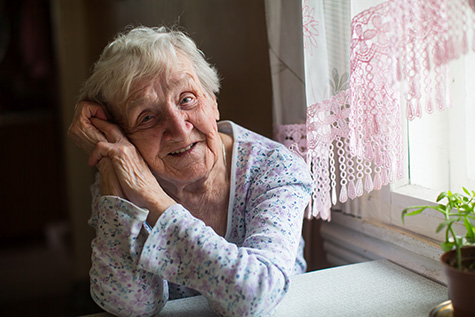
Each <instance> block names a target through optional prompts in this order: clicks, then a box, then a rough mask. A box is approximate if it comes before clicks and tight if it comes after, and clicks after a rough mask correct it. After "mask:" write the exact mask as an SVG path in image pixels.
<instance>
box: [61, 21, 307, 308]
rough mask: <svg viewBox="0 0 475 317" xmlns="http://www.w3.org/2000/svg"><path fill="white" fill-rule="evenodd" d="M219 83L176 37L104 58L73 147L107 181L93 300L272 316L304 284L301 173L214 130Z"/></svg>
mask: <svg viewBox="0 0 475 317" xmlns="http://www.w3.org/2000/svg"><path fill="white" fill-rule="evenodd" d="M218 90H219V80H218V75H217V73H216V71H215V69H214V68H212V67H211V66H210V65H209V64H208V63H207V62H206V61H205V59H204V57H203V55H202V53H201V52H200V51H199V50H198V49H197V48H196V46H195V44H194V42H193V41H192V40H191V39H190V38H189V37H187V36H186V35H184V34H183V33H181V32H179V31H174V30H167V29H165V28H145V27H140V28H135V29H132V30H130V31H129V32H127V33H125V34H120V35H118V36H117V37H116V39H115V40H114V41H113V42H112V43H111V44H109V45H108V46H107V47H106V48H105V49H104V51H103V53H102V55H101V57H100V59H99V61H98V62H97V63H96V65H95V68H94V71H93V73H92V75H91V77H90V78H89V79H88V80H87V81H86V83H85V85H84V88H83V91H82V95H81V96H80V102H79V104H78V106H77V109H76V114H75V117H74V119H73V123H72V124H71V127H70V130H69V135H70V136H71V137H72V138H73V139H74V141H75V142H76V143H77V144H78V145H79V146H80V147H81V148H83V149H84V150H85V151H86V152H88V153H89V154H90V159H89V163H90V164H91V165H95V166H97V168H98V171H99V173H98V174H99V176H98V178H97V181H96V183H95V184H94V185H93V186H92V194H93V204H92V217H91V219H90V224H91V225H92V226H93V227H94V228H95V230H96V237H95V238H94V240H93V242H92V251H93V253H92V268H91V270H90V277H91V294H92V297H93V299H94V300H95V301H96V302H97V304H99V305H100V306H101V307H102V308H104V309H105V310H106V311H108V312H110V313H112V314H116V315H124V316H125V315H133V316H139V315H154V314H156V313H158V312H159V311H160V310H161V309H162V307H163V306H164V305H165V304H166V302H167V300H169V299H175V298H180V297H185V296H192V295H197V294H201V295H203V296H205V297H206V298H207V299H208V301H209V304H210V307H211V308H212V309H213V310H214V311H215V312H216V313H218V314H220V315H239V316H244V315H258V316H263V315H268V314H271V313H272V312H273V311H274V308H275V307H276V306H277V304H278V303H279V302H280V300H281V299H282V298H283V296H284V295H285V293H286V292H287V290H288V287H289V277H290V276H292V275H294V274H298V273H301V272H303V271H304V270H305V261H304V259H303V252H302V251H303V241H302V239H301V228H302V217H303V212H304V209H305V207H306V206H307V204H308V202H309V199H310V193H311V179H310V176H309V173H308V171H307V167H306V165H305V163H304V162H303V160H301V159H300V158H299V157H297V156H296V155H294V154H293V153H291V152H290V151H288V150H287V149H286V148H285V147H284V146H282V145H281V144H278V143H276V142H273V141H271V140H269V139H266V138H265V137H262V136H260V135H258V134H255V133H253V132H251V131H248V130H246V129H244V128H242V127H240V126H238V125H236V124H234V123H232V122H229V121H224V122H219V123H217V120H218V119H219V111H218V106H217V100H216V94H217V93H218Z"/></svg>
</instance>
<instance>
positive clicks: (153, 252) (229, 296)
mask: <svg viewBox="0 0 475 317" xmlns="http://www.w3.org/2000/svg"><path fill="white" fill-rule="evenodd" d="M268 162H269V164H274V161H273V159H272V158H269V161H268ZM294 163H295V162H289V164H288V165H287V166H286V164H285V163H281V165H280V166H273V167H271V168H270V169H266V168H264V169H262V170H265V171H264V172H259V173H258V176H257V177H256V178H255V179H254V180H252V183H253V185H252V186H251V188H250V192H252V194H251V195H249V197H248V198H247V201H248V203H247V206H246V222H245V226H246V239H245V241H244V243H243V245H242V246H240V247H238V246H237V245H236V244H233V243H230V242H228V241H226V240H225V239H224V238H222V237H220V236H219V235H217V234H216V233H215V232H214V231H213V229H212V228H210V227H207V226H206V225H205V224H204V223H203V222H202V221H201V220H199V219H196V218H194V217H193V216H192V215H191V214H190V213H189V212H188V211H187V210H186V209H185V208H183V207H182V206H181V205H175V206H172V207H170V208H169V209H167V210H166V211H165V212H164V213H163V214H162V216H161V217H160V218H159V220H158V221H157V223H156V225H155V226H154V228H153V230H152V232H151V233H150V236H149V238H148V239H147V241H146V242H145V246H144V248H143V251H142V254H141V256H140V260H139V264H140V267H142V268H143V269H144V270H146V271H148V272H154V273H156V274H158V275H160V276H162V277H163V278H164V279H166V280H168V281H169V282H173V283H176V284H180V285H186V286H187V287H191V288H193V289H195V290H197V291H199V292H200V293H201V294H202V295H204V296H205V297H206V298H207V299H208V301H209V303H210V307H211V308H212V309H213V310H214V311H215V312H216V313H218V314H220V315H237V316H246V315H254V316H266V315H269V314H272V313H273V311H274V310H275V307H276V306H277V305H278V303H279V302H280V301H281V299H282V298H283V296H284V295H285V293H286V292H287V290H288V287H289V282H290V279H289V277H290V276H291V275H292V271H293V266H294V262H295V259H296V254H297V251H298V246H299V241H300V237H301V228H302V218H303V212H304V209H305V207H306V206H307V204H308V201H309V198H310V188H311V180H310V177H309V176H308V177H306V176H302V177H300V176H301V175H300V176H299V175H298V174H295V170H293V169H296V170H299V168H301V167H303V165H300V166H299V168H297V166H295V165H293V164H294ZM289 165H290V166H289ZM305 166H306V165H305ZM289 167H291V168H290V169H288V168H289ZM304 171H306V167H304Z"/></svg>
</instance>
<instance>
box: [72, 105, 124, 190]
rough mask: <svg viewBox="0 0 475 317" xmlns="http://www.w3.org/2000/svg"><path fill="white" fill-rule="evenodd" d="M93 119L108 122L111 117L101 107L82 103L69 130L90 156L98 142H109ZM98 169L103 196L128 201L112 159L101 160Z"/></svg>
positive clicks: (74, 139) (77, 108)
mask: <svg viewBox="0 0 475 317" xmlns="http://www.w3.org/2000/svg"><path fill="white" fill-rule="evenodd" d="M93 118H99V119H102V120H108V119H109V118H110V116H109V114H108V113H107V111H106V109H104V107H102V106H101V105H98V104H95V103H92V102H87V101H81V102H80V103H78V104H77V106H76V111H75V113H74V118H73V122H72V123H71V125H70V126H69V130H68V136H69V137H70V138H71V139H72V140H73V141H74V143H76V145H77V146H79V147H80V148H81V149H83V150H84V151H85V152H86V153H87V154H89V155H90V154H91V153H92V151H94V148H95V147H96V145H97V143H98V142H104V141H107V139H106V137H105V136H104V134H103V133H102V132H101V131H99V130H98V129H97V128H96V127H95V126H94V125H93V124H92V120H93ZM97 168H98V170H99V174H100V175H101V194H102V195H113V196H119V197H122V198H125V199H126V198H127V197H125V195H124V193H123V192H122V189H121V187H120V184H119V181H118V179H117V176H116V175H115V171H114V168H113V166H112V162H111V161H110V159H108V158H107V159H104V160H101V162H100V163H99V164H97Z"/></svg>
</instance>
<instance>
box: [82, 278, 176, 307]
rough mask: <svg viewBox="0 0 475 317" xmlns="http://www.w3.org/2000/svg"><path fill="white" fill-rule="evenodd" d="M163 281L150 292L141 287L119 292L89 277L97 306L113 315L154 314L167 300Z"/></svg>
mask: <svg viewBox="0 0 475 317" xmlns="http://www.w3.org/2000/svg"><path fill="white" fill-rule="evenodd" d="M165 283H166V282H165ZM165 283H162V284H161V285H157V288H156V289H154V290H152V291H151V292H150V291H148V292H147V291H146V290H145V289H142V290H134V291H132V290H131V291H129V292H128V293H127V294H119V291H117V290H116V289H115V288H114V287H113V286H110V285H106V284H107V283H102V282H98V281H97V280H94V279H91V288H90V293H91V297H92V299H93V300H94V302H96V304H97V305H98V306H99V307H101V308H102V309H103V310H105V311H107V312H108V313H111V314H113V315H115V316H155V315H156V314H158V313H159V312H160V311H161V310H162V309H163V307H164V306H165V304H166V302H167V297H168V290H167V285H165ZM164 291H165V292H164Z"/></svg>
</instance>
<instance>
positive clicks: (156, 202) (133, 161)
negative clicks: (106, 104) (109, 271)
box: [89, 117, 176, 225]
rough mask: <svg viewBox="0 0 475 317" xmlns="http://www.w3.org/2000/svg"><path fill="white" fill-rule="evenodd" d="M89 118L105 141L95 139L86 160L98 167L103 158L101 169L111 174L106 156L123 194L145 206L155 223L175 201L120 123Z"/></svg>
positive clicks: (150, 219) (137, 203)
mask: <svg viewBox="0 0 475 317" xmlns="http://www.w3.org/2000/svg"><path fill="white" fill-rule="evenodd" d="M90 122H91V123H92V125H93V127H94V128H96V129H97V130H98V131H100V133H101V134H102V135H103V136H104V137H105V141H100V142H98V143H97V145H96V147H95V149H94V150H93V151H92V153H91V155H90V157H89V164H90V165H91V166H94V165H96V166H98V168H99V170H100V171H101V169H102V167H101V165H102V164H103V161H104V160H106V165H105V167H104V170H105V173H107V175H109V176H110V175H111V174H112V173H111V172H110V170H109V167H108V166H107V160H110V162H111V166H112V169H113V172H114V175H115V176H116V179H117V181H118V183H119V185H120V188H121V190H122V193H123V194H122V195H123V196H122V197H124V198H127V199H128V200H129V201H131V202H133V203H134V204H136V205H137V206H139V207H142V208H147V209H148V210H149V211H150V212H149V216H148V218H147V221H148V222H149V223H150V224H151V225H153V224H155V222H156V220H157V219H158V217H160V215H161V214H162V213H163V211H165V209H167V208H168V207H170V206H171V205H174V204H176V202H175V201H174V200H173V199H172V198H171V197H170V196H168V195H167V194H166V193H165V192H164V191H163V189H162V188H161V187H160V185H159V184H158V181H157V179H156V178H155V176H153V174H152V172H151V171H150V169H149V167H148V165H147V163H146V162H145V161H144V159H143V158H142V156H141V155H140V153H139V151H138V150H137V148H136V147H135V146H134V145H133V144H132V143H130V141H129V140H128V139H127V137H126V136H125V135H124V134H123V133H122V130H121V129H120V127H119V126H117V125H115V124H112V123H110V122H107V121H105V120H103V119H100V118H98V117H91V119H90ZM101 172H102V171H101ZM101 176H102V174H101Z"/></svg>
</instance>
